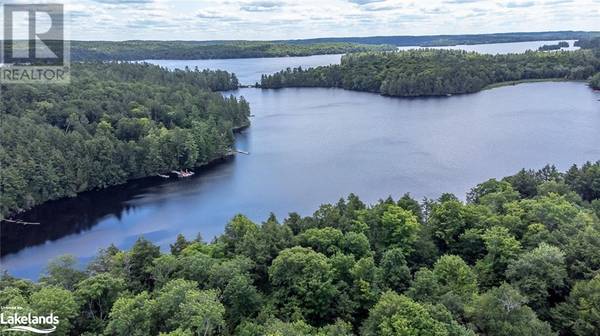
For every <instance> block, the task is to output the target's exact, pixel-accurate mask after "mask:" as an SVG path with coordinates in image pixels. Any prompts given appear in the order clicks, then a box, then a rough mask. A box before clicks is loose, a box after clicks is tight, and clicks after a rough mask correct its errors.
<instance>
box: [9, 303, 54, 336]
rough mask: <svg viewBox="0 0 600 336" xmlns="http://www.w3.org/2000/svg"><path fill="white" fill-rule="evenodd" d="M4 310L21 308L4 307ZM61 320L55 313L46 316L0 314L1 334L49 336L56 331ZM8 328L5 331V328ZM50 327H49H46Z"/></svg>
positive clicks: (18, 308) (19, 308)
mask: <svg viewBox="0 0 600 336" xmlns="http://www.w3.org/2000/svg"><path fill="white" fill-rule="evenodd" d="M3 309H11V310H21V309H22V308H21V307H3ZM58 323H59V320H58V316H55V315H54V313H50V314H49V315H45V316H38V315H33V314H31V313H28V314H19V313H18V312H15V313H11V314H8V313H5V312H2V313H0V327H2V328H0V333H4V332H5V331H23V332H32V333H36V334H49V333H51V332H54V331H55V330H56V326H57V325H58ZM40 325H42V326H45V327H44V328H41V327H39V326H40ZM6 326H7V327H8V328H6V329H4V327H6ZM46 326H49V327H46Z"/></svg>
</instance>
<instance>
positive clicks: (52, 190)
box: [0, 63, 249, 218]
mask: <svg viewBox="0 0 600 336" xmlns="http://www.w3.org/2000/svg"><path fill="white" fill-rule="evenodd" d="M71 73H72V79H71V81H72V82H71V83H70V84H69V85H25V84H19V85H9V86H2V88H1V90H2V95H1V97H0V103H1V105H0V106H1V109H2V111H1V112H2V123H1V125H0V144H1V146H0V163H1V165H2V171H1V174H0V187H1V191H2V192H1V194H0V218H1V217H4V216H6V215H7V214H9V213H12V212H15V211H20V210H23V209H28V208H30V207H32V206H34V205H36V204H40V203H42V202H44V201H47V200H52V199H56V198H60V197H65V196H74V195H75V194H76V193H78V192H81V191H84V190H89V189H95V188H104V187H107V186H110V185H115V184H120V183H123V182H125V181H127V180H128V179H133V178H139V177H144V176H149V175H153V174H156V173H159V172H168V171H170V170H172V169H182V168H194V167H198V166H200V165H203V164H206V163H208V162H210V161H212V160H215V159H217V158H220V157H223V156H224V155H226V154H227V153H228V151H229V150H230V147H231V145H232V144H233V134H232V130H233V129H234V128H237V127H241V126H246V125H248V123H249V121H248V116H249V105H248V103H247V102H246V101H245V100H244V98H240V99H236V98H234V97H233V96H232V97H229V98H226V97H223V95H222V94H220V93H216V92H213V91H215V90H229V89H234V88H237V86H238V81H237V78H236V77H235V75H233V74H229V73H227V72H225V71H208V70H202V71H201V70H198V69H195V70H189V69H186V70H175V71H169V70H167V69H164V68H160V67H158V66H155V65H149V64H143V63H140V64H136V63H85V64H80V63H75V64H73V67H72V69H71Z"/></svg>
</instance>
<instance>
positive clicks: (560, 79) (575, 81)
mask: <svg viewBox="0 0 600 336" xmlns="http://www.w3.org/2000/svg"><path fill="white" fill-rule="evenodd" d="M544 82H574V83H587V82H588V81H587V80H577V79H565V78H547V79H520V80H516V81H507V82H499V83H494V84H490V85H487V86H485V87H484V88H483V89H481V91H478V92H482V91H485V90H491V89H497V88H501V87H505V86H515V85H519V84H527V83H544ZM475 93H476V92H475Z"/></svg>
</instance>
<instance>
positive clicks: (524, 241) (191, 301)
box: [0, 163, 600, 336]
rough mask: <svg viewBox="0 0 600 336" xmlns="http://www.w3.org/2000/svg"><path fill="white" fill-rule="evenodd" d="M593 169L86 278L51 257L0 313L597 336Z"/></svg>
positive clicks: (7, 288)
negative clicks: (10, 310)
mask: <svg viewBox="0 0 600 336" xmlns="http://www.w3.org/2000/svg"><path fill="white" fill-rule="evenodd" d="M598 164H599V163H588V164H584V165H583V166H582V167H581V168H577V167H573V168H571V169H570V170H569V171H568V172H567V173H564V174H563V173H559V172H557V171H556V169H555V168H553V167H552V166H547V167H544V168H543V169H541V170H539V171H533V170H527V171H526V170H522V171H520V172H518V173H517V174H516V175H513V176H509V177H507V178H504V179H502V180H489V181H487V182H484V183H482V184H480V185H478V186H476V187H475V188H473V190H472V191H471V192H470V193H469V195H468V196H467V198H468V202H467V203H466V204H465V203H463V202H461V201H460V200H459V199H458V198H457V197H456V196H454V195H452V194H444V195H442V196H441V197H440V198H439V199H438V200H435V201H434V200H426V201H425V202H424V203H423V204H419V203H418V202H416V201H414V200H412V199H411V198H410V196H408V195H405V196H403V197H402V198H401V199H400V200H398V201H395V200H394V199H392V198H391V197H390V198H388V199H385V200H381V201H379V202H377V203H376V204H373V205H370V206H367V205H365V204H364V203H362V201H360V199H359V198H358V197H357V196H356V195H350V196H349V197H348V198H346V199H341V200H340V201H338V202H337V203H335V204H325V205H322V206H321V207H319V209H318V210H317V211H316V212H315V213H314V214H313V215H312V216H307V217H301V216H299V215H298V214H290V215H289V216H288V218H286V219H284V220H283V224H280V223H279V221H278V220H277V218H275V216H274V215H273V214H271V215H270V216H269V218H268V219H267V220H266V221H265V222H263V223H261V224H256V223H254V222H252V221H251V220H250V219H248V218H247V217H245V216H243V215H237V216H235V217H234V218H232V220H231V221H230V222H229V223H228V224H227V226H226V228H225V232H224V233H223V234H222V235H221V236H220V237H217V238H216V239H215V240H213V242H211V243H204V242H202V240H201V239H200V238H197V239H195V240H193V241H188V240H186V239H185V238H184V237H183V236H178V237H177V240H176V241H175V242H174V243H173V244H172V245H171V253H162V254H161V252H160V250H159V248H158V246H155V245H153V244H152V243H150V242H149V241H147V240H145V239H143V238H140V239H139V240H138V241H137V242H136V243H135V244H134V246H133V247H132V248H131V249H130V250H129V251H120V250H119V249H117V248H116V247H114V246H110V247H108V248H107V249H104V250H101V251H100V253H99V254H98V256H97V257H96V259H95V260H93V261H92V262H91V263H90V265H89V266H88V267H87V269H86V270H85V271H80V270H78V269H77V268H76V267H75V266H76V265H75V260H74V258H72V257H61V258H59V259H58V260H57V261H53V262H51V263H50V264H49V266H48V271H47V273H46V274H45V275H44V276H43V277H42V278H41V279H40V281H39V283H32V282H29V281H25V280H20V279H16V278H13V277H11V276H10V275H8V274H6V273H4V274H1V275H0V306H3V307H15V306H16V307H22V309H21V310H20V312H21V313H28V312H31V313H36V312H48V311H54V312H56V313H60V314H57V315H58V316H59V317H60V321H61V322H60V326H59V330H58V331H57V332H58V333H59V334H62V335H99V334H104V335H134V336H135V335H140V336H141V335H159V334H160V335H174V336H190V335H256V336H259V335H260V336H263V335H281V336H287V335H302V336H313V335H316V336H351V335H354V334H357V332H359V331H360V333H359V334H360V335H410V336H414V335H448V336H474V335H476V334H480V335H487V336H509V335H511V336H512V335H516V336H520V335H525V336H533V335H556V334H557V333H560V334H561V335H576V336H583V335H598V332H597V330H598V329H599V328H600V327H599V325H598V321H599V320H600V315H599V314H600V313H599V311H600V308H599V306H598V302H600V300H599V299H598V296H599V295H600V277H599V275H598V270H599V269H600V248H599V246H600V220H599V218H598V216H597V215H596V214H597V206H598V201H600V199H598V198H597V195H596V194H595V193H594V190H595V189H594V188H596V186H597V185H598V181H599V177H598V175H597V174H596V167H597V166H598ZM411 280H412V281H411ZM7 312H8V311H7Z"/></svg>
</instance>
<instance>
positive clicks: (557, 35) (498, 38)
mask: <svg viewBox="0 0 600 336" xmlns="http://www.w3.org/2000/svg"><path fill="white" fill-rule="evenodd" d="M594 37H600V32H598V31H595V32H594V31H590V32H587V31H549V32H528V33H525V32H521V33H496V34H463V35H423V36H411V35H399V36H367V37H325V38H314V39H306V40H292V41H288V42H290V43H331V42H348V43H362V44H391V45H395V46H404V47H406V46H420V47H434V46H454V45H459V44H487V43H512V42H527V41H559V40H580V39H583V40H588V39H591V38H594Z"/></svg>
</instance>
